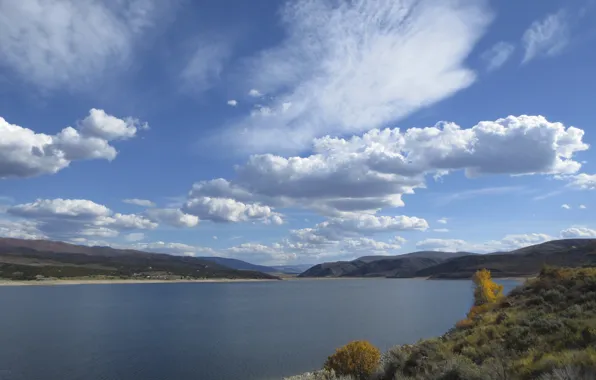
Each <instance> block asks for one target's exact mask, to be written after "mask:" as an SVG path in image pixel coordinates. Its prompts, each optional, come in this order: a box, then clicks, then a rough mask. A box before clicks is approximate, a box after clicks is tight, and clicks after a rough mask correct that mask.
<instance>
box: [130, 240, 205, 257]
mask: <svg viewBox="0 0 596 380" xmlns="http://www.w3.org/2000/svg"><path fill="white" fill-rule="evenodd" d="M122 248H124V247H122ZM126 248H130V249H136V250H139V251H147V252H156V253H168V254H172V255H184V256H197V255H198V254H206V255H209V256H215V254H214V251H213V250H212V249H211V248H205V247H198V246H193V245H189V244H184V243H168V242H163V241H156V242H151V243H136V244H132V245H129V246H127V247H126Z"/></svg>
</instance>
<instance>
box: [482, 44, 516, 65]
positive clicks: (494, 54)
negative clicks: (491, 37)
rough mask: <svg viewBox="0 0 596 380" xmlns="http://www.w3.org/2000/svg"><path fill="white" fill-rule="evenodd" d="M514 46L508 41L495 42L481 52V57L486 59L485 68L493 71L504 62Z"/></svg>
mask: <svg viewBox="0 0 596 380" xmlns="http://www.w3.org/2000/svg"><path fill="white" fill-rule="evenodd" d="M514 50H515V46H514V45H513V44H510V43H508V42H503V41H501V42H497V43H496V44H494V45H493V46H492V47H491V48H490V49H488V50H487V51H485V52H484V53H483V54H482V56H481V57H482V59H483V60H484V61H486V70H488V71H493V70H496V69H498V68H500V67H501V66H503V65H504V64H505V62H507V60H509V58H510V57H511V54H513V51H514Z"/></svg>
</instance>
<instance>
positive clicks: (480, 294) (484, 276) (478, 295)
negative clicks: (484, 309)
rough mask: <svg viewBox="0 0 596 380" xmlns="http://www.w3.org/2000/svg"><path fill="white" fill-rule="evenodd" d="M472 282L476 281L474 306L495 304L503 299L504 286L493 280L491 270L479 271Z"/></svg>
mask: <svg viewBox="0 0 596 380" xmlns="http://www.w3.org/2000/svg"><path fill="white" fill-rule="evenodd" d="M472 281H474V306H482V305H484V304H490V303H495V302H496V301H497V300H498V299H499V298H501V297H503V285H499V284H497V283H496V282H494V281H493V280H492V278H491V275H490V271H489V270H486V269H482V270H479V271H477V272H476V273H474V277H472Z"/></svg>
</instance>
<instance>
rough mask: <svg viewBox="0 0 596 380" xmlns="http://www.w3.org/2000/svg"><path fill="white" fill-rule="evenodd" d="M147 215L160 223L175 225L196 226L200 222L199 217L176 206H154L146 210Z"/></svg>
mask: <svg viewBox="0 0 596 380" xmlns="http://www.w3.org/2000/svg"><path fill="white" fill-rule="evenodd" d="M146 213H147V216H148V217H149V218H150V219H152V220H154V221H156V222H159V223H164V224H168V225H170V226H174V227H194V226H196V225H197V224H199V218H198V217H197V216H195V215H189V214H185V213H184V212H182V211H181V210H180V209H176V208H164V209H159V208H154V209H150V210H147V211H146Z"/></svg>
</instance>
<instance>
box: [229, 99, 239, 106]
mask: <svg viewBox="0 0 596 380" xmlns="http://www.w3.org/2000/svg"><path fill="white" fill-rule="evenodd" d="M228 105H229V106H232V107H236V106H237V105H238V101H237V100H234V99H230V100H228Z"/></svg>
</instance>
